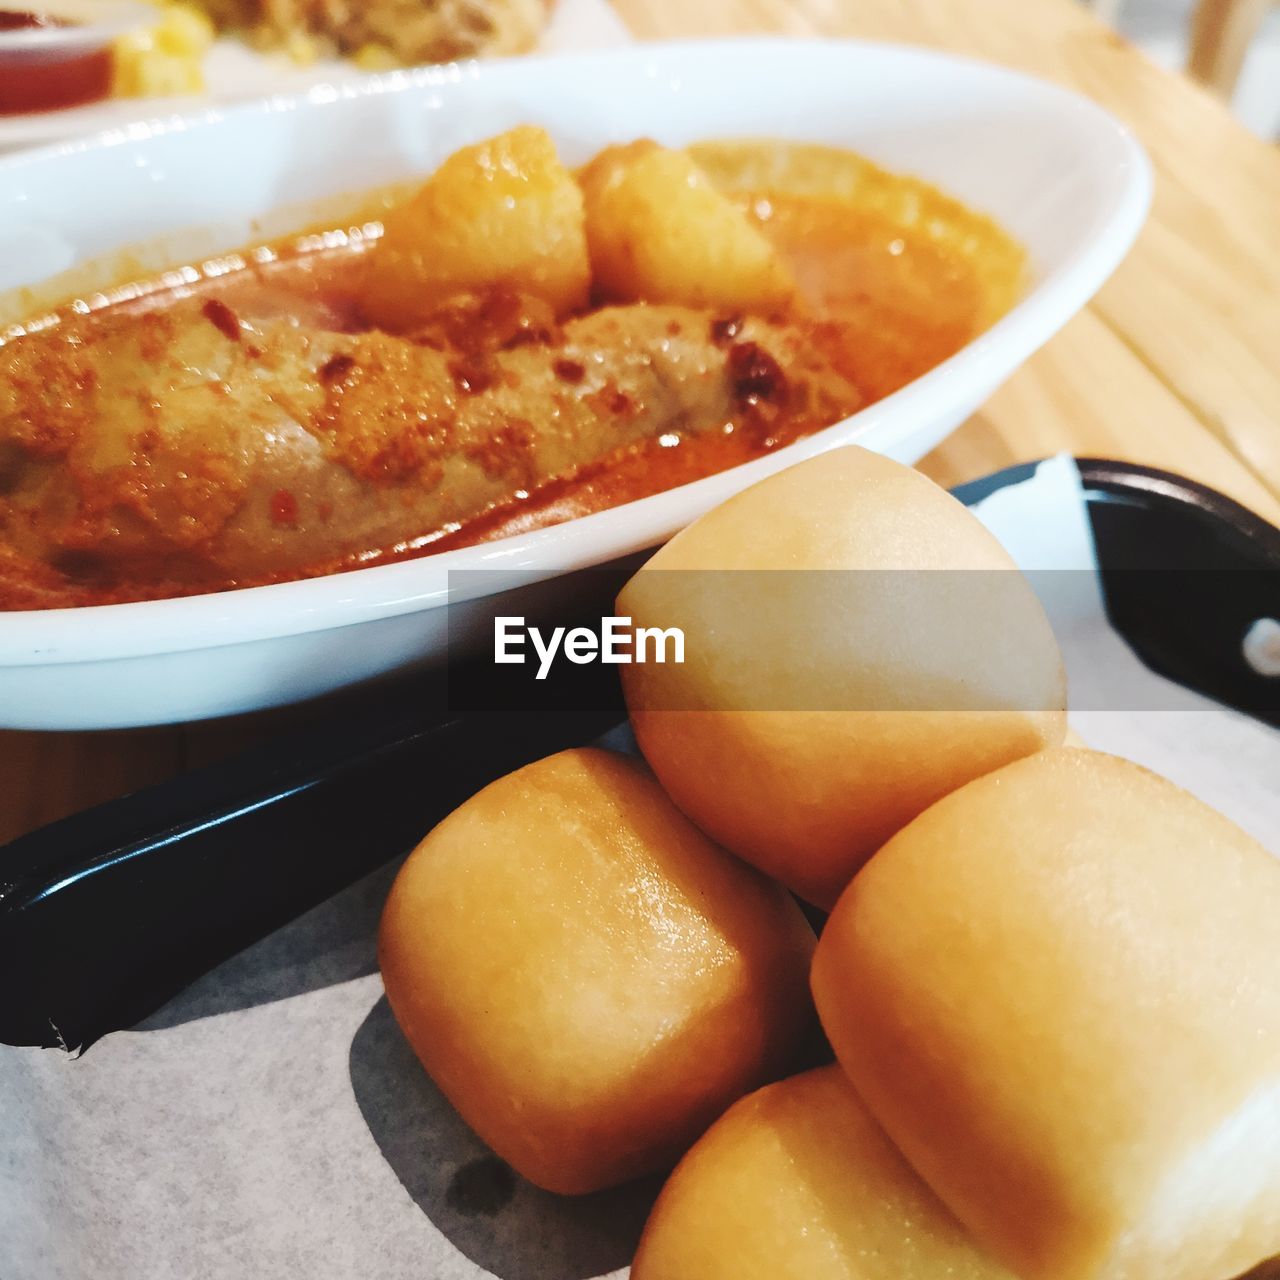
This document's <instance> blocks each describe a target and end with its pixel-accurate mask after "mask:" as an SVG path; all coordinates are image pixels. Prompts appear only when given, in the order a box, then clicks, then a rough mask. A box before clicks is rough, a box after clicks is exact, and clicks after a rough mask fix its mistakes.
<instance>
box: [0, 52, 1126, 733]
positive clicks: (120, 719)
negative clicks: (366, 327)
mask: <svg viewBox="0 0 1280 1280" xmlns="http://www.w3.org/2000/svg"><path fill="white" fill-rule="evenodd" d="M525 121H529V122H534V123H538V124H541V125H544V126H545V127H547V128H548V129H549V130H550V132H551V133H552V135H553V136H554V137H555V139H556V142H557V144H558V146H559V147H560V150H561V153H562V155H563V156H564V158H565V159H566V160H567V161H568V162H570V163H577V162H580V161H582V160H585V159H586V158H587V157H588V156H590V155H591V154H593V153H594V152H595V151H596V150H598V149H599V148H600V147H601V146H603V145H605V144H606V143H609V142H613V141H621V140H628V139H631V138H635V137H641V136H649V137H654V138H657V139H658V140H659V141H661V142H665V143H669V144H683V143H686V142H691V141H695V140H697V139H701V138H715V137H726V136H734V135H739V136H765V137H778V138H791V139H799V140H805V141H812V142H821V143H829V144H834V145H838V146H844V147H850V148H853V149H855V150H857V151H860V152H862V153H864V154H866V155H868V156H869V157H870V158H871V159H873V160H876V161H878V162H880V163H881V164H884V165H886V166H887V167H889V168H891V169H895V170H899V171H903V172H908V173H913V174H916V175H918V176H920V177H923V178H925V179H927V180H928V181H930V182H933V183H935V184H937V185H938V186H940V187H941V188H943V189H944V190H946V191H947V192H949V193H951V194H953V195H955V196H957V197H959V198H960V199H961V200H963V201H964V202H965V203H967V204H969V205H971V206H973V207H974V208H977V209H979V210H982V211H984V212H987V213H990V214H991V215H993V216H994V217H995V218H996V219H997V220H998V221H999V222H1000V223H1001V224H1002V225H1003V226H1004V227H1006V228H1007V229H1008V230H1009V231H1011V232H1012V233H1013V234H1014V235H1015V236H1016V237H1017V238H1018V239H1019V240H1021V241H1022V243H1023V244H1025V245H1026V247H1027V249H1028V250H1029V253H1030V259H1031V282H1030V285H1029V287H1028V289H1027V291H1026V294H1025V296H1024V297H1023V299H1022V301H1021V302H1020V303H1019V304H1018V305H1017V306H1016V307H1015V308H1014V309H1013V310H1012V311H1011V312H1010V313H1009V314H1008V315H1007V316H1006V317H1005V318H1004V319H1003V320H1001V321H1000V322H999V323H998V324H996V325H995V326H994V327H993V328H991V329H990V330H989V331H988V332H986V333H985V334H983V335H981V336H980V337H979V338H977V339H976V340H975V341H973V342H971V343H970V344H969V345H968V346H966V347H965V348H964V349H963V350H961V351H960V352H958V353H957V354H956V355H955V356H953V357H952V358H951V359H949V360H947V361H945V362H944V363H943V364H941V365H939V366H938V367H937V368H936V369H934V370H932V371H931V372H929V373H928V374H926V375H925V376H924V377H922V378H919V379H917V380H916V381H915V382H913V383H911V384H910V385H909V386H907V387H904V388H903V389H902V390H901V391H899V392H897V393H896V394H894V395H892V396H889V397H888V398H886V399H885V400H882V401H880V402H879V403H877V404H874V405H872V406H870V407H869V408H867V409H865V410H863V411H862V412H860V413H858V414H855V415H854V416H853V417H851V418H848V419H846V420H845V421H843V422H841V423H838V424H836V425H835V426H832V427H829V428H827V429H826V430H824V431H820V432H818V433H816V434H815V435H813V436H810V437H809V438H807V439H805V440H802V441H800V442H798V443H796V444H794V445H791V446H790V447H788V448H785V449H782V450H779V451H778V452H777V453H776V454H773V455H770V456H769V457H767V458H762V459H759V460H757V461H755V462H751V463H748V464H747V465H745V466H741V467H736V468H734V469H732V470H730V471H726V472H723V473H721V474H719V475H715V476H710V477H708V478H706V479H704V480H700V481H697V482H696V483H694V484H689V485H685V486H682V487H681V488H678V489H673V490H671V491H669V492H667V493H662V494H658V495H656V496H654V497H651V498H646V499H644V500H643V501H640V502H634V503H630V504H628V505H626V506H623V507H617V508H614V509H613V510H610V511H605V512H601V513H599V514H597V515H592V516H587V517H584V518H581V519H578V520H573V521H570V522H568V523H566V524H562V525H558V526H555V527H552V528H548V529H543V530H539V531H537V532H534V533H530V534H527V535H521V536H518V537H513V538H508V539H504V540H502V541H499V542H493V543H489V544H486V545H482V546H477V547H468V548H462V549H459V550H456V551H449V552H444V553H441V554H439V555H435V556H429V557H425V558H423V559H419V560H412V561H407V562H405V563H401V564H393V565H386V566H380V567H376V568H369V569H360V570H355V571H353V572H349V573H344V574H336V575H332V576H330V577H326V578H317V579H312V580H309V581H305V582H293V583H285V584H281V585H277V586H268V587H256V588H250V589H246V590H240V591H230V592H224V593H221V594H217V595H206V596H194V597H190V598H186V599H180V600H162V601H155V602H147V603H140V604H125V605H110V606H104V607H97V608H85V609H70V610H53V611H45V612H39V613H37V612H30V613H0V727H11V728H33V729H35V728H38V729H87V728H109V727H123V726H131V725H144V724H161V723H173V722H178V721H183V720H193V719H200V718H205V717H211V716H218V715H227V714H233V713H237V712H244V711H251V710H256V709H259V708H263V707H269V706H278V705H283V704H285V703H288V702H294V701H298V700H301V699H303V698H307V697H312V696H315V695H318V694H322V693H325V692H327V691H330V690H333V689H336V688H339V687H342V686H345V685H349V684H352V683H355V682H357V681H360V680H366V679H369V678H372V677H376V676H379V675H383V674H385V673H388V672H390V671H394V670H396V669H398V668H401V667H405V666H408V665H411V664H414V663H420V662H423V661H428V660H431V659H433V658H438V657H439V656H440V654H441V653H442V651H443V647H444V644H445V639H446V616H447V614H448V613H449V612H450V611H448V610H446V609H445V608H444V607H443V606H444V605H445V604H446V603H449V602H450V600H451V598H452V600H453V601H454V602H455V603H458V602H459V593H458V590H457V588H456V584H455V590H454V591H453V593H452V596H451V592H450V581H449V576H450V574H451V573H452V572H455V571H458V570H477V569H480V570H488V571H492V576H490V577H488V578H487V579H486V582H487V588H486V589H487V590H489V591H493V592H497V591H499V590H500V589H502V588H503V587H504V586H506V585H511V586H515V585H518V584H527V583H528V582H530V581H531V580H532V579H535V578H553V577H556V576H559V575H561V574H565V573H567V572H569V571H572V570H574V569H580V568H586V567H589V566H593V565H600V564H605V563H608V562H610V561H613V560H616V559H618V558H619V557H622V556H626V555H629V554H632V553H634V552H637V551H642V550H644V549H645V548H648V547H653V546H656V545H657V544H659V543H661V542H662V541H664V540H665V539H666V538H669V537H670V536H671V535H672V534H673V533H674V532H676V531H677V530H678V529H680V528H682V527H683V526H684V525H686V524H688V523H689V522H690V521H691V520H693V519H694V518H696V517H697V516H698V515H699V514H701V513H702V512H703V511H706V510H707V509H709V508H710V507H712V506H714V505H715V504H717V503H718V502H721V501H723V500H724V499H725V498H727V497H728V496H729V495H731V494H732V493H735V492H737V491H738V490H740V489H742V488H744V487H746V486H747V485H748V484H751V483H753V482H754V481H756V480H759V479H761V478H762V477H764V476H766V475H768V474H770V473H771V472H774V471H778V470H781V469H782V468H784V467H786V466H789V465H792V464H794V463H795V462H798V461H800V460H801V459H802V458H805V457H809V456H812V455H814V454H818V453H821V452H824V451H826V450H829V449H832V448H836V447H838V446H840V445H844V444H850V443H855V442H856V443H858V444H861V445H863V446H865V447H867V448H871V449H875V450H877V451H878V452H881V453H885V454H888V455H889V456H891V457H894V458H897V459H899V460H901V461H903V462H914V461H916V460H917V459H918V458H920V457H921V456H922V455H923V454H924V453H926V452H927V451H928V450H929V449H930V448H932V447H933V446H934V445H935V444H937V443H938V442H939V441H940V440H942V439H943V438H944V437H945V436H946V435H947V434H948V433H950V432H951V431H952V430H954V428H955V427H956V426H958V425H959V423H960V422H962V421H963V420H964V419H965V418H966V417H967V416H968V415H969V414H971V413H972V412H973V411H974V410H975V409H976V408H977V407H978V406H979V405H980V404H981V403H982V401H983V400H984V399H985V398H986V397H987V396H988V395H990V393H991V392H992V391H994V390H995V388H996V387H997V386H999V385H1000V383H1001V382H1003V381H1004V379H1005V378H1007V377H1008V376H1009V374H1010V373H1012V372H1013V371H1014V369H1016V368H1017V367H1018V365H1020V364H1021V363H1022V362H1023V361H1024V360H1025V359H1026V358H1027V357H1028V356H1029V355H1031V354H1032V353H1033V352H1034V351H1035V350H1036V349H1037V348H1038V347H1040V346H1041V345H1042V344H1043V343H1044V342H1045V341H1046V340H1047V339H1048V338H1050V337H1051V336H1052V335H1053V334H1054V333H1055V332H1057V330H1058V329H1060V328H1061V327H1062V326H1063V325H1064V324H1065V323H1066V322H1067V320H1069V319H1070V318H1071V317H1072V316H1073V315H1074V314H1075V313H1076V312H1077V311H1078V310H1079V309H1080V308H1081V307H1082V306H1083V305H1084V304H1085V303H1086V302H1087V301H1088V299H1089V298H1090V297H1091V296H1092V295H1093V293H1094V292H1095V291H1096V290H1097V289H1098V287H1099V286H1100V285H1101V284H1102V283H1103V281H1104V280H1105V279H1106V278H1107V276H1109V275H1110V274H1111V272H1112V271H1113V270H1114V268H1115V267H1116V265H1117V264H1118V263H1119V261H1120V260H1121V258H1122V257H1123V256H1124V254H1125V252H1126V251H1127V250H1128V248H1129V246H1130V244H1131V243H1132V241H1133V239H1134V237H1135V236H1136V235H1137V232H1138V230H1139V228H1140V226H1141V224H1142V221H1143V218H1144V217H1145V214H1146V210H1147V206H1148V203H1149V200H1150V190H1151V177H1150V168H1149V165H1148V163H1147V161H1146V158H1145V157H1144V155H1143V153H1142V151H1141V149H1140V148H1139V146H1138V145H1137V143H1136V142H1135V141H1134V140H1133V138H1132V137H1131V136H1130V135H1129V134H1128V133H1127V132H1126V131H1125V130H1124V129H1123V128H1122V127H1121V126H1120V125H1119V124H1118V123H1117V122H1116V121H1115V120H1114V119H1112V118H1111V117H1110V116H1108V115H1107V114H1106V113H1104V112H1103V111H1102V110H1101V109H1099V108H1097V107H1095V106H1094V105H1093V104H1091V103H1089V102H1087V101H1086V100H1084V99H1082V98H1080V97H1077V96H1076V95H1074V94H1071V93H1069V92H1067V91H1065V90H1062V89H1059V88H1056V87H1053V86H1051V85H1048V84H1044V83H1041V82H1039V81H1036V80H1033V79H1030V78H1028V77H1025V76H1022V75H1018V74H1015V73H1013V72H1010V71H1005V70H1002V69H1000V68H996V67H992V66H988V65H985V64H982V63H977V62H972V61H968V60H964V59H959V58H953V57H949V56H946V55H942V54H937V53H931V52H926V51H923V50H917V49H912V48H908V47H904V46H893V45H877V44H864V43H858V42H840V41H823V42H815V41H789V40H734V41H716V42H700V43H683V44H668V45H641V46H636V47H634V48H627V49H616V50H609V51H605V52H598V53H589V54H580V55H571V56H565V57H559V58H523V59H513V60H510V61H505V62H489V63H485V64H475V63H471V64H465V65H452V66H447V67H440V68H432V69H426V70H419V71H413V72H397V73H392V74H390V75H386V76H380V77H375V78H370V79H367V80H364V81H361V82H359V83H357V84H344V85H340V86H321V87H320V88H318V89H314V90H312V91H311V92H310V93H308V94H307V95H305V96H302V97H293V98H273V99H270V100H267V101H264V102H261V103H256V104H252V105H246V106H242V107H238V108H234V109H230V110H226V111H210V112H207V113H205V114H203V115H197V116H191V117H185V118H177V119H170V120H166V121H160V122H154V123H152V124H149V125H135V126H132V127H130V128H129V129H126V130H121V131H117V132H114V133H108V134H104V135H102V136H100V137H99V138H97V139H95V140H89V141H85V142H79V143H67V144H63V145H61V146H58V147H53V148H49V149H47V150H44V151H39V152H32V153H27V154H24V155H18V156H13V157H10V158H8V159H5V160H0V310H2V309H3V305H2V304H3V301H4V299H3V291H4V290H6V289H14V288H16V287H18V286H20V285H25V284H30V283H32V282H34V281H36V280H39V279H41V278H43V277H45V276H49V275H53V274H54V273H56V272H58V271H61V270H64V269H66V268H67V267H69V266H72V265H74V264H77V263H82V262H85V261H88V260H90V259H93V258H96V257H99V256H101V255H104V254H108V253H111V252H112V251H115V250H118V249H120V248H122V247H124V246H126V245H132V244H136V243H138V242H139V241H145V240H146V239H148V238H150V237H161V236H165V235H168V234H171V233H173V232H174V231H175V230H177V229H180V228H186V227H192V226H200V227H204V228H207V229H208V230H207V234H205V235H204V239H203V243H204V244H205V245H207V246H208V247H209V251H210V252H212V251H215V250H216V248H217V247H221V248H224V249H228V248H232V247H238V246H240V245H242V244H245V243H248V242H251V241H252V239H253V238H254V222H255V219H257V218H260V217H262V216H264V215H266V214H267V213H269V212H270V211H271V210H272V209H274V208H276V207H277V206H280V205H283V204H293V203H296V202H299V201H310V200H320V199H322V198H324V197H326V196H331V195H334V194H337V193H340V192H343V191H353V190H359V189H362V188H369V187H376V186H378V185H381V184H385V183H388V182H392V181H395V180H398V179H403V178H405V177H407V176H412V175H416V174H425V173H427V172H429V171H430V170H431V169H432V168H433V167H434V166H435V165H436V163H438V162H439V161H440V160H441V159H442V158H443V157H444V156H445V155H447V154H448V153H449V152H451V151H453V150H454V149H456V148H457V147H459V146H461V145H463V144H465V143H468V142H472V141H475V140H477V139H479V138H483V137H485V136H488V135H490V134H493V133H496V132H498V131H500V130H502V129H505V128H507V127H509V126H511V125H513V124H516V123H519V122H525ZM86 192H92V193H93V198H92V199H86V198H85V193H86ZM503 574H508V575H510V576H509V578H505V579H504V578H503V577H502V576H501V575H503ZM474 581H475V580H474V579H473V580H472V590H474ZM500 598H501V597H499V599H500ZM495 604H496V601H495V600H493V599H492V598H491V599H489V600H487V601H478V602H474V603H473V605H472V606H471V609H469V610H468V612H474V610H475V609H477V608H484V609H492V610H493V611H495V612H504V611H507V610H506V607H505V606H500V605H499V606H498V607H496V608H495V607H494V606H495ZM453 622H454V625H455V626H456V625H457V622H458V618H457V616H456V614H455V617H454V619H453Z"/></svg>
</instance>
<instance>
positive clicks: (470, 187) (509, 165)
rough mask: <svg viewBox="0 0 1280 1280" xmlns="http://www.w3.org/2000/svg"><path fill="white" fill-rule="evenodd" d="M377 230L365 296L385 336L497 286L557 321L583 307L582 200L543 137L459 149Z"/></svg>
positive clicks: (520, 134)
mask: <svg viewBox="0 0 1280 1280" xmlns="http://www.w3.org/2000/svg"><path fill="white" fill-rule="evenodd" d="M383 222H384V226H385V233H384V235H383V237H382V240H381V242H380V243H379V244H378V245H377V246H376V247H375V248H374V250H373V252H372V255H371V258H372V261H371V263H370V267H369V275H368V279H367V283H366V287H365V295H364V307H365V310H366V312H367V313H368V315H369V318H370V319H371V320H372V321H373V322H374V323H375V324H378V325H381V326H382V327H383V328H386V329H390V330H393V331H404V330H406V329H410V328H412V327H413V326H414V325H415V324H418V323H420V322H421V321H422V320H424V319H425V318H426V317H427V316H428V315H430V314H431V312H432V311H434V310H435V308H436V307H437V306H438V305H439V303H440V301H441V300H442V299H443V298H445V297H448V296H449V295H451V294H455V293H459V292H461V291H463V290H467V289H481V288H486V287H489V286H494V285H505V286H510V287H511V288H512V289H515V290H519V291H522V292H524V293H531V294H534V295H535V296H537V297H540V298H545V299H546V300H547V301H548V302H550V303H551V304H552V305H553V306H554V307H555V309H556V311H557V312H558V313H560V314H563V313H565V312H567V311H572V310H574V309H575V308H577V307H580V306H582V305H583V304H584V303H585V302H586V300H587V292H588V289H589V287H590V279H589V275H590V268H589V265H588V260H587V244H586V237H585V233H584V230H583V211H582V193H581V191H580V190H579V189H578V185H577V183H576V182H574V180H573V177H572V175H571V174H570V173H569V171H568V170H567V169H566V168H565V167H564V166H563V165H562V164H561V163H560V160H559V158H558V157H557V156H556V151H555V146H554V145H553V144H552V141H551V139H550V137H548V135H547V134H546V132H545V131H543V130H542V129H535V128H533V127H531V126H528V125H522V126H521V127H520V128H517V129H512V130H511V131H510V132H509V133H504V134H500V135H499V136H498V137H496V138H491V139H489V141H487V142H481V143H477V144H476V145H475V146H471V147H463V148H462V149H461V150H460V151H457V152H455V153H454V154H453V155H451V156H450V157H449V158H448V159H447V160H446V161H445V162H444V163H443V164H442V165H441V166H440V168H439V169H437V170H436V172H435V173H434V174H432V176H431V177H430V178H428V179H427V182H426V184H425V185H424V186H423V187H422V189H421V190H420V191H419V192H418V193H417V195H415V196H414V197H413V198H412V199H411V200H409V201H408V202H407V203H406V204H403V205H400V206H399V207H398V208H396V209H393V210H392V211H391V212H390V213H388V214H387V215H386V217H385V218H384V219H383Z"/></svg>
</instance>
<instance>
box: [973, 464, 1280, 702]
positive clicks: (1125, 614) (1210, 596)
mask: <svg viewBox="0 0 1280 1280" xmlns="http://www.w3.org/2000/svg"><path fill="white" fill-rule="evenodd" d="M1076 465H1077V467H1078V468H1079V471H1080V479H1081V483H1082V485H1083V489H1084V498H1085V503H1086V506H1087V509H1088V513H1089V522H1090V525H1091V527H1092V530H1093V538H1094V545H1095V550H1096V552H1097V559H1098V572H1099V577H1100V581H1101V586H1102V596H1103V602H1104V604H1105V606H1106V610H1107V620H1108V621H1109V622H1110V623H1111V625H1112V627H1113V628H1114V629H1115V631H1116V632H1117V633H1118V634H1119V635H1120V636H1121V637H1122V638H1123V639H1124V640H1125V642H1126V643H1127V644H1128V645H1129V647H1130V648H1131V649H1133V651H1134V652H1135V653H1136V654H1137V655H1138V657H1139V658H1141V659H1142V661H1143V662H1144V663H1145V664H1146V665H1147V666H1148V667H1150V668H1151V670H1153V671H1155V672H1157V673H1158V674H1160V675H1162V676H1165V677H1166V678H1168V679H1170V680H1174V681H1177V682H1178V683H1179V684H1182V685H1185V686H1186V687H1187V688H1189V689H1193V690H1195V691H1196V692H1197V693H1201V694H1204V695H1205V696H1206V697H1209V698H1212V699H1214V700H1215V701H1216V702H1221V703H1223V704H1224V705H1226V706H1229V707H1233V708H1235V709H1236V710H1237V711H1243V712H1245V713H1246V714H1247V715H1251V716H1254V717H1255V718H1257V719H1259V720H1262V721H1263V722H1264V723H1266V724H1270V725H1276V726H1280V678H1277V677H1276V676H1275V675H1269V674H1267V673H1265V672H1263V671H1260V670H1258V669H1256V668H1255V667H1254V666H1253V665H1251V664H1250V662H1249V661H1248V659H1247V657H1246V654H1245V651H1244V641H1245V637H1246V635H1247V634H1248V633H1249V630H1250V628H1251V627H1252V626H1253V625H1254V624H1255V623H1256V622H1258V621H1259V620H1260V619H1264V618H1275V619H1280V529H1277V528H1276V527H1275V526H1274V525H1272V524H1268V522H1267V521H1266V520H1264V519H1262V517H1261V516H1259V515H1257V514H1255V513H1254V512H1252V511H1250V510H1249V509H1248V508H1247V507H1242V506H1241V505H1240V504H1239V503H1238V502H1234V501H1233V500H1232V499H1230V498H1228V497H1226V496H1225V495H1223V494H1221V493H1218V492H1217V491H1216V490H1214V489H1210V488H1208V487H1207V486H1206V485H1202V484H1200V483H1198V482H1197V481H1195V480H1188V479H1187V478H1186V477H1184V476H1178V475H1174V474H1173V473H1172V472H1168V471H1161V470H1158V469H1157V468H1155V467H1144V466H1141V465H1139V464H1137V463H1128V462H1113V461H1109V460H1107V459H1103V458H1078V459H1076ZM1037 466H1039V463H1035V462H1027V463H1019V464H1018V465H1016V466H1012V467H1008V468H1006V469H1005V470H1003V471H997V472H995V473H994V474H993V475H989V476H985V477H983V478H982V479H980V480H974V481H972V482H970V483H969V484H964V485H961V486H960V487H959V488H957V489H955V490H953V492H954V493H955V495H956V497H957V498H959V499H960V500H961V501H962V502H964V503H965V504H966V505H969V506H973V505H975V504H977V503H978V502H981V501H982V500H983V499H984V498H987V497H989V496H990V495H991V494H993V493H995V492H997V491H998V490H1000V489H1004V488H1007V487H1008V486H1010V485H1015V484H1021V483H1023V482H1024V481H1026V480H1030V479H1031V477H1032V476H1033V475H1034V474H1035V471H1036V467H1037Z"/></svg>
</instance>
